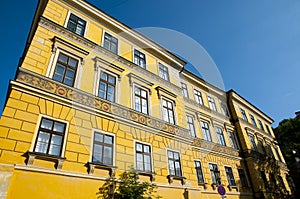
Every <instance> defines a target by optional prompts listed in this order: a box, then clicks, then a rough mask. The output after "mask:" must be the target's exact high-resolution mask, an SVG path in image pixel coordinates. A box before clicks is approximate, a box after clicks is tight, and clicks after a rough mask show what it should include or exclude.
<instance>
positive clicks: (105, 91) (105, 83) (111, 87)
mask: <svg viewBox="0 0 300 199" xmlns="http://www.w3.org/2000/svg"><path fill="white" fill-rule="evenodd" d="M115 92H116V77H115V76H112V75H110V74H108V73H106V72H101V74H100V81H99V92H98V96H99V97H101V98H103V99H106V100H109V101H111V102H114V101H115Z"/></svg>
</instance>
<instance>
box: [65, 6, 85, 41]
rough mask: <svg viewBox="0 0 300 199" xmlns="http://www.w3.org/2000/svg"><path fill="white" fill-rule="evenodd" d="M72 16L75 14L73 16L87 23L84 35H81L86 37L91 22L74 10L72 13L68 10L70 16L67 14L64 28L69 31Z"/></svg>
mask: <svg viewBox="0 0 300 199" xmlns="http://www.w3.org/2000/svg"><path fill="white" fill-rule="evenodd" d="M71 14H73V15H75V16H76V17H79V18H80V19H82V20H84V21H85V28H84V33H83V35H80V36H82V37H86V33H87V29H88V23H89V21H88V20H86V18H85V17H82V15H80V14H78V13H76V12H74V11H73V10H72V11H71V10H68V14H67V17H66V19H65V23H64V27H65V28H66V29H68V22H69V19H70V16H71ZM75 34H77V33H75Z"/></svg>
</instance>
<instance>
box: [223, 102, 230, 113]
mask: <svg viewBox="0 0 300 199" xmlns="http://www.w3.org/2000/svg"><path fill="white" fill-rule="evenodd" d="M221 110H222V113H223V115H225V116H229V112H228V109H227V106H226V104H225V103H223V102H221Z"/></svg>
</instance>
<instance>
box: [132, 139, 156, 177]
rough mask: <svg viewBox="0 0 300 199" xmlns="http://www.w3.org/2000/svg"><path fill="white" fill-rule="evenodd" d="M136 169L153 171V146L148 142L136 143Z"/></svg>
mask: <svg viewBox="0 0 300 199" xmlns="http://www.w3.org/2000/svg"><path fill="white" fill-rule="evenodd" d="M135 153H136V169H137V170H138V171H144V172H152V166H151V147H150V146H149V145H146V144H142V143H136V144H135Z"/></svg>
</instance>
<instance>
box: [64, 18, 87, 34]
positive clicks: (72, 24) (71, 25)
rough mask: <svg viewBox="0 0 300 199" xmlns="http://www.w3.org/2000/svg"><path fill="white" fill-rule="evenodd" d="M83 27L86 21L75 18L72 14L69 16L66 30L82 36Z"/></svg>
mask: <svg viewBox="0 0 300 199" xmlns="http://www.w3.org/2000/svg"><path fill="white" fill-rule="evenodd" d="M85 26H86V21H84V20H82V19H81V18H79V17H77V16H76V15H74V14H71V15H70V18H69V21H68V25H67V29H69V30H70V31H72V32H74V33H76V34H78V35H80V36H83V35H84V30H85Z"/></svg>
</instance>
